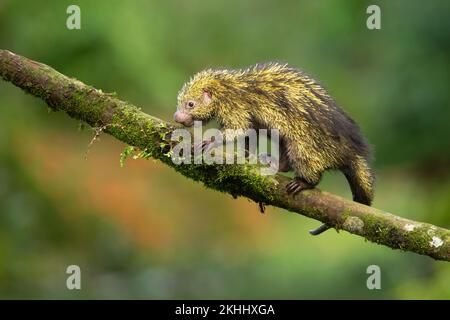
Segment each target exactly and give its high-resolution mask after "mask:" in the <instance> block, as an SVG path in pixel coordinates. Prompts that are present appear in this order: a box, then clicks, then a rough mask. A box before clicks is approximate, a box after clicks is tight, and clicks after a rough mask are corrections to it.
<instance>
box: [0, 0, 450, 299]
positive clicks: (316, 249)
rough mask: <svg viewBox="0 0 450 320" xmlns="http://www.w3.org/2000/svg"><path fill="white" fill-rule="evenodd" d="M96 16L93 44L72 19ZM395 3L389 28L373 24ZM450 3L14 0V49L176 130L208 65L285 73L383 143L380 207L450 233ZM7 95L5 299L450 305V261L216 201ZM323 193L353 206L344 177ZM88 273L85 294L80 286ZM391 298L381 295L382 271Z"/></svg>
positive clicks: (90, 33) (6, 42)
mask: <svg viewBox="0 0 450 320" xmlns="http://www.w3.org/2000/svg"><path fill="white" fill-rule="evenodd" d="M70 4H77V5H79V6H80V8H81V30H68V29H67V28H66V19H67V17H68V15H67V14H66V8H67V7H68V5H70ZM370 4H379V5H380V7H381V15H382V29H381V30H374V31H371V30H368V29H367V28H366V19H367V17H368V15H367V14H366V8H367V6H368V5H370ZM449 16H450V2H449V1H444V0H441V1H439V0H437V1H419V0H416V1H409V0H397V1H361V0H353V1H334V0H330V1H323V0H321V1H268V0H263V1H261V0H259V1H256V0H254V1H240V0H227V1H207V0H204V1H203V0H184V1H183V0H169V1H112V0H110V1H61V0H58V1H56V0H55V1H12V0H0V48H2V49H8V50H11V51H14V52H16V53H18V54H21V55H25V56H27V57H29V58H32V59H34V60H38V61H41V62H43V63H46V64H49V65H51V66H53V67H54V68H56V69H57V70H59V71H60V72H62V73H64V74H66V75H69V76H71V77H75V78H77V79H80V80H81V81H83V82H86V83H88V84H91V85H93V86H95V87H97V88H100V89H102V90H103V91H107V92H113V91H116V92H117V93H118V94H119V96H120V97H121V98H122V99H126V100H129V101H131V102H133V103H134V104H136V105H139V106H141V107H142V109H143V110H144V111H145V112H147V113H150V114H153V115H156V116H158V117H160V118H163V119H165V120H171V118H172V114H173V112H174V109H175V102H176V95H177V92H178V90H179V89H180V87H181V86H182V84H183V83H184V82H185V81H186V80H187V79H188V78H189V77H190V76H191V75H192V74H193V73H195V72H197V71H199V70H201V69H204V68H207V67H219V66H225V67H245V66H248V65H251V64H254V63H256V62H263V61H270V60H276V61H283V62H289V63H290V64H291V65H292V66H296V67H299V68H302V69H304V70H305V71H306V72H308V73H309V74H311V75H313V76H314V77H315V78H317V79H319V81H320V82H321V83H322V84H323V85H324V86H325V87H326V88H327V89H328V91H329V93H330V94H331V95H332V96H333V97H334V98H335V100H336V101H337V102H338V104H340V105H341V106H342V107H343V108H344V109H346V110H347V111H348V113H349V114H351V115H352V117H353V118H354V119H355V120H357V121H358V122H359V123H360V125H361V127H362V129H363V131H364V132H365V133H366V135H367V136H368V138H369V140H370V141H371V143H372V144H373V145H374V146H375V150H376V161H375V169H376V172H377V190H376V200H375V203H374V206H376V207H378V208H380V209H383V210H387V211H391V212H394V213H396V214H398V215H401V216H404V217H407V218H411V219H417V220H421V221H427V222H430V223H433V224H437V225H439V226H442V227H447V228H449V227H450V197H449V194H450V179H449V175H450V170H449V165H450V141H449V137H450V126H449V120H450V108H449V106H450V91H449V83H450V81H449V80H450V79H449V77H450V72H449V71H450V69H449V53H450V19H449ZM46 110H47V109H46V107H45V105H44V104H43V102H41V101H40V100H38V99H35V98H33V97H31V96H28V95H25V94H24V93H23V92H22V91H20V90H19V89H18V88H15V87H13V86H12V85H11V84H9V83H5V82H3V81H0V298H68V299H76V298H158V299H164V298H289V299H300V298H331V299H333V298H357V299H360V298H367V299H384V298H399V299H406V298H439V299H448V298H450V264H448V263H445V262H435V261H433V260H432V259H430V258H428V257H424V256H419V255H416V254H412V253H405V252H401V251H394V250H391V249H389V248H386V247H382V246H379V245H375V244H372V243H369V242H367V241H364V239H362V238H359V237H356V236H352V235H350V234H348V233H346V232H341V233H339V234H338V233H336V232H334V231H329V232H326V233H325V234H323V235H321V236H320V237H311V236H309V235H308V233H307V230H309V229H311V228H313V227H316V226H317V225H318V224H319V223H318V222H317V221H312V220H310V219H307V218H305V217H302V216H299V215H296V214H293V213H288V212H286V211H284V210H281V209H276V208H268V210H267V213H266V214H265V215H260V214H259V213H258V208H257V205H256V204H254V203H251V202H249V201H247V200H246V199H238V200H233V199H232V197H231V196H228V195H224V194H219V193H217V192H214V191H211V190H206V189H205V188H204V187H202V186H201V185H200V184H197V183H194V182H192V181H189V180H187V179H186V178H184V177H182V176H180V175H178V174H176V173H175V172H174V171H173V170H171V169H169V168H167V167H164V166H163V165H161V164H159V163H156V162H153V161H145V160H135V161H133V160H129V161H128V162H127V164H126V166H125V167H124V168H120V166H119V154H120V152H121V151H122V150H123V148H124V145H123V144H122V143H120V142H118V141H116V140H114V139H113V138H111V137H108V136H101V140H100V142H97V143H95V144H94V146H93V147H92V148H90V150H89V153H88V155H87V159H85V155H86V152H87V145H88V144H89V142H90V140H91V138H92V135H93V131H92V130H91V129H84V130H79V129H78V127H79V124H78V123H77V122H76V121H74V120H71V119H69V118H68V117H67V116H65V115H64V114H59V113H49V112H47V111H46ZM320 187H321V188H322V189H325V190H327V191H330V192H334V193H336V194H340V195H343V196H345V197H350V192H349V187H348V185H347V183H346V182H345V179H344V178H343V176H342V175H341V174H337V173H328V174H326V176H325V178H324V180H323V182H322V183H321V185H320ZM71 264H77V265H79V266H80V267H81V271H82V290H80V291H76V290H74V291H69V290H67V288H66V286H65V284H66V278H67V276H68V275H67V274H66V273H65V270H66V268H67V266H68V265H71ZM371 264H376V265H379V266H380V267H381V271H382V289H381V290H373V291H370V290H368V289H367V288H366V279H367V277H368V275H367V274H366V268H367V266H369V265H371Z"/></svg>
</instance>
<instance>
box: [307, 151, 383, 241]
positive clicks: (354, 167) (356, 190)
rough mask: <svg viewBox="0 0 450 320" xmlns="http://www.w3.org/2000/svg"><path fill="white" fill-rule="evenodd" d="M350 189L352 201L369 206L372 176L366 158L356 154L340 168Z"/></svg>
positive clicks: (320, 230)
mask: <svg viewBox="0 0 450 320" xmlns="http://www.w3.org/2000/svg"><path fill="white" fill-rule="evenodd" d="M342 172H343V173H344V175H345V177H346V178H347V181H348V183H349V184H350V189H351V190H352V194H353V201H356V202H359V203H362V204H365V205H368V206H370V205H371V204H372V200H373V185H374V180H375V179H374V176H373V173H372V171H371V170H370V168H369V165H368V164H367V160H366V159H365V158H363V157H362V156H359V155H357V156H356V157H355V158H354V159H353V160H352V162H351V163H350V164H349V165H348V166H347V167H345V168H343V169H342ZM328 229H330V227H329V226H327V225H326V224H322V225H321V226H320V227H318V228H316V229H314V230H310V231H309V233H310V234H312V235H313V236H316V235H319V234H321V233H323V232H325V231H327V230H328Z"/></svg>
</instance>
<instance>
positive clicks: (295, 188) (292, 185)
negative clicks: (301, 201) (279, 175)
mask: <svg viewBox="0 0 450 320" xmlns="http://www.w3.org/2000/svg"><path fill="white" fill-rule="evenodd" d="M309 188H311V187H310V186H309V185H308V184H307V183H306V182H304V181H302V180H299V179H294V180H292V181H291V182H289V183H288V184H287V185H286V192H287V193H288V194H296V193H298V192H300V191H302V190H304V189H309Z"/></svg>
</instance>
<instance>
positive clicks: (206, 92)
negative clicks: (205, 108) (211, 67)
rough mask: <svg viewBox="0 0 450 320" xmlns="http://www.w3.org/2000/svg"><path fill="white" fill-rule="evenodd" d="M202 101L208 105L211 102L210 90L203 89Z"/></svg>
mask: <svg viewBox="0 0 450 320" xmlns="http://www.w3.org/2000/svg"><path fill="white" fill-rule="evenodd" d="M203 102H204V103H205V104H206V105H208V104H210V103H211V102H212V92H211V90H209V89H203Z"/></svg>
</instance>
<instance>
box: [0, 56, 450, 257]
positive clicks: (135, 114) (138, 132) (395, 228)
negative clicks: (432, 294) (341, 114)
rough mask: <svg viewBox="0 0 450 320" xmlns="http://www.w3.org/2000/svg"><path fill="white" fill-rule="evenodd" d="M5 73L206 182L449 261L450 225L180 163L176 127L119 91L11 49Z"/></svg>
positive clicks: (226, 169) (248, 171) (1, 70)
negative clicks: (175, 155)
mask: <svg viewBox="0 0 450 320" xmlns="http://www.w3.org/2000/svg"><path fill="white" fill-rule="evenodd" d="M0 75H1V77H2V78H3V79H4V80H6V81H9V82H11V83H13V84H14V85H16V86H18V87H20V88H22V89H23V90H24V91H25V92H27V93H30V94H32V95H34V96H36V97H38V98H41V99H43V100H44V101H45V102H46V103H47V104H48V105H49V106H50V108H52V109H53V110H55V111H64V112H66V113H67V114H68V115H69V116H70V117H72V118H75V119H78V120H82V121H84V122H86V123H88V124H89V125H91V126H93V127H100V128H102V129H103V131H104V132H106V133H109V134H110V135H112V136H114V137H116V138H117V139H119V140H121V141H123V142H125V143H127V144H129V145H132V146H135V147H138V148H139V149H141V150H145V152H146V155H147V156H151V157H153V158H155V159H158V160H160V161H162V162H163V163H165V164H166V165H168V166H170V167H172V168H174V169H175V170H177V171H178V172H180V173H181V174H183V175H184V176H186V177H189V178H191V179H193V180H195V181H200V182H203V183H204V185H205V186H206V187H209V188H212V189H215V190H218V191H221V192H226V193H229V194H231V195H233V196H235V197H236V196H244V197H247V198H250V199H252V200H254V201H256V202H259V203H264V204H267V205H273V206H277V207H280V208H284V209H287V210H289V211H293V212H296V213H299V214H302V215H304V216H307V217H310V218H313V219H316V220H319V221H322V222H324V223H326V224H327V225H329V226H332V227H334V228H336V230H346V231H348V232H350V233H353V234H356V235H359V236H362V237H364V238H366V239H367V240H370V241H372V242H375V243H379V244H383V245H386V246H389V247H391V248H394V249H402V250H405V251H411V252H415V253H418V254H422V255H427V256H430V257H432V258H434V259H436V260H445V261H450V231H449V230H447V229H444V228H440V227H436V226H433V225H431V224H428V223H423V222H417V221H412V220H408V219H404V218H400V217H398V216H395V215H392V214H390V213H387V212H384V211H381V210H378V209H375V208H372V207H368V206H364V205H362V204H359V203H355V202H353V201H349V200H345V199H343V198H341V197H338V196H335V195H332V194H329V193H327V192H323V191H320V190H318V189H313V190H307V191H302V192H300V193H299V194H298V195H296V196H295V197H292V196H289V195H287V194H286V192H285V185H286V184H287V183H288V182H289V179H288V178H286V177H284V176H282V175H275V176H261V175H260V174H259V170H256V169H257V168H256V167H255V166H250V165H206V164H190V165H175V164H174V163H173V162H172V161H171V159H170V157H169V156H168V152H169V151H170V150H171V147H172V146H173V144H172V142H171V141H170V134H171V132H172V131H173V130H174V129H175V128H177V127H176V126H173V125H171V124H169V123H166V122H164V121H162V120H160V119H157V118H155V117H152V116H150V115H147V114H145V113H143V112H142V111H140V109H138V108H137V107H135V106H133V105H132V104H130V103H128V102H124V101H121V100H119V99H118V98H117V97H116V96H115V95H114V94H107V93H103V92H102V91H101V90H97V89H95V88H93V87H91V86H88V85H85V84H83V83H82V82H80V81H78V80H75V79H71V78H68V77H66V76H64V75H62V74H60V73H58V72H57V71H55V70H54V69H52V68H50V67H49V66H46V65H44V64H41V63H38V62H35V61H32V60H29V59H27V58H25V57H22V56H19V55H16V54H14V53H11V52H9V51H7V50H0Z"/></svg>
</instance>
